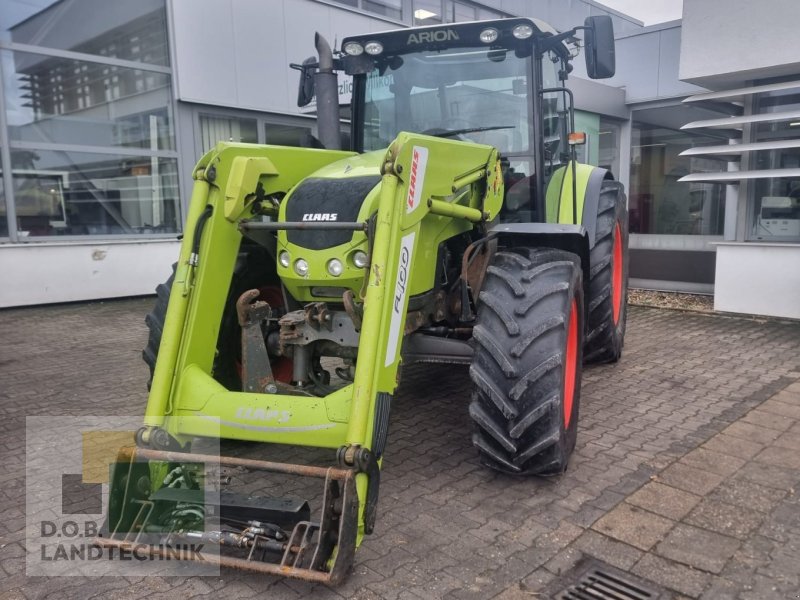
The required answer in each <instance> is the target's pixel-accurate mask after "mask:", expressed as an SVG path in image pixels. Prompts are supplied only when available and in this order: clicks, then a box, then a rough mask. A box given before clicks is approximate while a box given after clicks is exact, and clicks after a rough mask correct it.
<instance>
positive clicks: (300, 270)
mask: <svg viewBox="0 0 800 600" xmlns="http://www.w3.org/2000/svg"><path fill="white" fill-rule="evenodd" d="M294 272H295V273H297V274H298V275H300V277H305V276H306V275H308V263H307V262H306V261H305V260H303V259H302V258H298V259H297V260H296V261H294Z"/></svg>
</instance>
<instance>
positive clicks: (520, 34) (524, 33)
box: [511, 23, 533, 40]
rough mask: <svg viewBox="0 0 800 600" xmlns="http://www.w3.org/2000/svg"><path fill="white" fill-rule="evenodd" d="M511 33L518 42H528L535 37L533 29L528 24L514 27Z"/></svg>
mask: <svg viewBox="0 0 800 600" xmlns="http://www.w3.org/2000/svg"><path fill="white" fill-rule="evenodd" d="M511 33H512V34H513V35H514V37H515V38H517V39H518V40H526V39H528V38H529V37H531V36H532V35H533V27H531V26H530V25H528V24H526V23H522V24H520V25H517V26H516V27H514V29H513V30H512V31H511Z"/></svg>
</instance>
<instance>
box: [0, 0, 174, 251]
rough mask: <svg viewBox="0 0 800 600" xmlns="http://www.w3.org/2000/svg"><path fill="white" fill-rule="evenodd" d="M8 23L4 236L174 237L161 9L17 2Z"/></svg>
mask: <svg viewBox="0 0 800 600" xmlns="http://www.w3.org/2000/svg"><path fill="white" fill-rule="evenodd" d="M0 19H2V30H1V31H0V72H1V73H2V97H3V98H2V103H3V116H2V118H1V119H0V126H1V127H0V136H1V137H0V139H2V144H3V152H2V154H1V155H0V156H1V157H2V172H3V198H2V207H1V208H0V235H3V236H4V237H5V238H7V239H8V240H9V241H12V242H26V241H36V240H42V239H48V238H59V239H69V238H74V237H81V236H111V237H115V236H143V235H144V236H148V237H153V236H159V235H164V234H172V235H173V237H174V234H175V233H176V232H178V231H179V230H180V227H181V208H180V201H179V191H178V179H177V177H178V173H177V172H178V168H177V158H178V152H177V144H176V135H175V118H174V94H173V91H172V74H171V68H170V59H169V44H168V41H167V37H168V36H167V18H166V8H165V4H164V0H146V1H142V2H136V3H116V2H115V3H108V2H101V1H99V0H84V1H82V2H70V1H67V0H61V1H58V2H44V3H39V5H38V6H37V5H36V4H35V3H21V2H12V3H10V4H9V5H8V10H4V11H3V12H2V16H0Z"/></svg>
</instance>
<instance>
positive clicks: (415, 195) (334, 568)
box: [103, 133, 503, 582]
mask: <svg viewBox="0 0 800 600" xmlns="http://www.w3.org/2000/svg"><path fill="white" fill-rule="evenodd" d="M348 156H352V154H351V153H346V152H336V151H324V150H319V151H317V150H307V149H294V148H280V147H263V146H250V145H244V144H220V145H218V146H217V148H215V150H214V151H212V152H211V153H209V154H207V155H206V156H205V157H204V158H203V160H202V161H201V164H200V166H199V167H198V169H197V170H196V172H195V180H196V185H195V191H194V193H193V196H192V201H191V206H190V209H189V215H188V219H187V224H186V228H185V230H186V236H185V238H184V241H183V244H182V247H181V255H180V259H179V266H178V274H177V276H176V280H175V284H174V285H173V288H172V291H171V295H170V300H169V306H168V311H167V315H166V321H165V327H164V332H163V337H162V343H161V348H160V350H159V355H158V359H157V362H156V368H155V373H154V379H153V385H152V388H151V392H150V396H149V400H148V405H147V411H146V415H145V428H143V430H142V432H141V433H140V435H139V443H140V445H142V446H144V447H145V448H149V449H147V450H141V451H140V455H141V458H146V459H149V460H162V461H168V462H176V461H178V460H180V455H181V454H183V455H184V456H189V455H187V454H185V452H181V453H176V452H174V450H175V449H176V447H175V444H174V441H177V442H178V443H179V444H184V443H187V442H189V441H191V439H192V438H193V437H198V436H199V437H202V436H205V437H216V436H219V437H223V438H233V439H240V440H249V441H257V442H269V443H282V444H292V445H306V446H317V447H326V448H335V449H338V453H337V456H338V462H339V465H338V467H336V468H333V467H332V468H330V469H328V470H327V471H325V470H324V469H323V470H320V472H319V473H317V475H318V476H321V477H324V478H325V482H326V483H325V497H326V498H330V502H328V501H324V502H323V505H324V514H323V516H322V518H321V520H320V521H319V522H318V523H309V522H307V521H303V522H301V523H297V525H296V526H295V528H294V530H293V532H292V533H291V540H294V539H295V536H296V535H298V536H301V537H302V539H303V540H309V541H308V543H311V542H310V540H311V536H312V532H317V533H313V535H315V536H317V537H316V539H318V540H319V541H318V542H317V544H316V547H317V550H316V551H314V558H313V560H312V561H311V563H305V562H304V559H303V554H304V552H305V550H302V549H301V550H296V548H299V547H301V546H302V547H303V548H305V547H306V542H305V541H304V542H303V543H302V544H299V545H296V544H294V543H293V542H292V541H291V540H290V542H289V543H288V545H287V546H286V549H285V551H284V555H283V558H282V559H281V563H280V566H278V565H274V564H270V565H264V564H263V563H261V562H258V561H251V560H250V558H248V559H247V560H238V562H235V563H229V564H232V565H235V566H236V567H238V568H245V569H247V568H253V569H254V570H260V571H262V572H270V573H276V574H282V575H287V576H291V577H301V578H306V579H308V578H316V579H318V580H325V581H329V582H338V581H339V580H340V579H341V578H342V577H343V574H344V573H345V572H346V571H347V569H348V568H349V565H350V564H351V563H352V559H353V552H354V551H355V548H356V547H357V546H358V545H359V544H360V543H361V540H362V539H363V536H364V534H366V533H371V531H372V529H373V526H374V522H375V515H376V506H377V498H378V488H379V480H380V461H381V458H382V456H383V451H384V448H385V443H386V435H387V430H388V422H389V410H390V406H391V399H392V395H393V394H394V392H395V389H396V387H397V381H398V368H399V366H400V348H401V345H402V342H403V340H402V337H403V332H404V331H405V324H406V312H407V310H408V301H409V296H410V295H411V294H410V290H411V289H412V287H413V283H414V281H415V270H417V271H419V272H426V273H427V272H429V271H430V268H429V265H426V264H425V262H426V261H428V260H430V257H431V256H432V253H431V251H430V249H429V248H428V246H430V245H432V244H433V245H435V244H436V243H437V242H436V240H435V239H431V236H430V232H431V231H441V230H442V228H446V227H450V226H451V225H457V226H458V228H459V230H460V231H465V230H467V229H469V228H470V227H472V226H473V224H477V223H481V222H484V221H488V220H491V219H493V218H494V216H495V215H496V214H497V213H498V211H499V210H500V207H501V204H502V197H503V183H502V174H501V172H500V167H499V161H498V157H497V151H496V150H495V149H494V148H492V147H490V146H482V145H477V144H471V143H464V142H457V141H451V140H444V139H440V138H435V137H429V136H423V135H414V134H408V133H401V134H400V135H399V136H398V137H397V138H396V139H395V141H394V142H393V143H392V144H391V145H390V147H389V149H388V151H387V153H386V155H385V158H384V160H383V164H382V166H381V169H380V171H381V183H380V189H379V192H378V194H379V198H378V206H377V215H376V219H375V220H376V223H375V226H374V229H373V230H372V232H371V240H370V241H371V248H372V252H371V257H370V261H369V264H370V266H369V269H368V274H367V277H368V280H367V282H366V284H367V285H366V292H365V296H364V304H363V317H362V322H361V327H360V333H359V343H358V349H357V357H356V369H355V373H354V379H353V383H352V384H351V385H348V386H346V387H343V388H340V389H337V390H336V391H333V392H332V393H329V394H328V395H327V396H307V395H304V396H297V395H293V394H292V393H284V392H285V391H286V390H285V389H284V390H282V389H275V390H272V391H271V392H265V393H259V392H254V391H242V392H239V391H231V390H228V389H226V388H225V387H224V386H222V385H221V384H220V383H219V382H217V381H216V380H215V379H214V377H213V374H212V367H213V362H214V355H215V352H216V342H217V336H218V334H219V330H220V320H221V318H222V315H223V311H224V309H225V303H226V300H227V297H228V288H229V286H230V282H231V278H232V275H233V269H234V264H235V261H236V257H237V253H238V251H239V245H240V242H241V239H242V230H245V229H248V227H249V226H250V224H251V223H252V224H253V225H255V226H256V228H259V226H260V228H261V229H265V228H268V229H272V230H276V229H291V228H299V227H301V226H304V225H303V224H302V223H290V222H285V221H277V222H275V221H273V222H271V223H266V224H265V223H263V222H262V221H261V220H260V217H259V215H260V214H263V207H259V208H258V209H257V210H254V208H253V207H254V206H256V203H257V202H258V201H259V200H258V199H259V198H264V197H265V196H269V195H270V194H275V193H279V192H286V191H289V190H290V189H291V188H292V186H294V185H296V184H297V183H299V182H300V181H301V180H302V179H303V178H305V177H306V176H308V175H310V174H311V173H313V172H314V171H316V170H317V169H319V168H320V167H321V166H324V165H326V164H330V163H332V162H333V161H336V160H340V159H342V158H346V157H348ZM275 216H277V213H275ZM252 217H256V219H252ZM426 223H433V224H434V226H432V227H427V226H426ZM198 224H199V225H198ZM265 225H266V226H267V227H264V226H265ZM337 225H346V226H349V225H358V224H346V223H345V224H337ZM362 225H363V224H362ZM195 235H200V238H199V239H195ZM433 255H435V252H434V253H433ZM420 277H421V276H420ZM420 281H421V279H419V278H418V279H417V283H418V284H419V282H420ZM417 287H420V286H419V285H417ZM243 362H244V361H243ZM256 418H257V419H258V420H257V421H256V420H255V419H256ZM133 460H134V458H131V461H133ZM187 460H189V459H187ZM236 460H238V459H231V458H224V457H223V458H220V464H228V463H230V464H235V463H236ZM131 464H133V463H132V462H131ZM249 465H250V466H251V467H252V468H256V469H261V470H265V471H271V472H279V473H294V474H299V475H304V474H308V469H307V468H305V467H299V466H297V465H289V464H286V465H281V464H278V463H266V462H263V461H250V463H249ZM315 473H316V472H315ZM121 481H122V480H121ZM153 484H154V490H157V489H158V483H157V482H153ZM348 490H350V491H348ZM329 494H330V495H329ZM336 497H341V498H344V500H343V501H342V502H339V503H336V502H334V501H333V500H334V499H335V498H336ZM337 507H339V508H337ZM123 512H124V511H123ZM121 514H122V513H121ZM117 520H118V522H120V523H122V522H125V523H128V522H129V520H126V519H123V518H122V517H120V518H119V519H117ZM304 532H305V533H304ZM103 543H105V544H114V543H118V542H113V541H112V540H107V541H106V542H103ZM124 543H126V542H124ZM287 561H288V562H287ZM286 564H291V565H293V566H292V568H285V567H284V565H286ZM320 571H324V572H325V573H321V572H320ZM319 578H322V579H319Z"/></svg>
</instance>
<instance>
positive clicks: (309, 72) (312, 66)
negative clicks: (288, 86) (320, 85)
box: [292, 56, 318, 106]
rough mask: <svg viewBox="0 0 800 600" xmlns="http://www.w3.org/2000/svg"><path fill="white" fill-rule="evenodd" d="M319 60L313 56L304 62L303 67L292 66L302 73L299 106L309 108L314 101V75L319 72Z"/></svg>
mask: <svg viewBox="0 0 800 600" xmlns="http://www.w3.org/2000/svg"><path fill="white" fill-rule="evenodd" d="M317 64H318V63H317V59H316V57H314V56H312V57H310V58H307V59H305V60H304V61H303V64H302V65H292V68H295V69H297V70H298V71H300V82H299V84H298V86H297V106H308V104H309V103H310V102H311V101H312V100H313V99H314V73H315V72H316V70H317Z"/></svg>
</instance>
